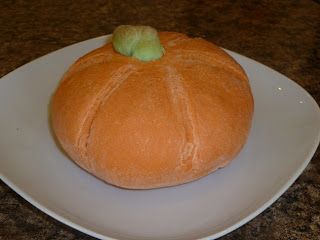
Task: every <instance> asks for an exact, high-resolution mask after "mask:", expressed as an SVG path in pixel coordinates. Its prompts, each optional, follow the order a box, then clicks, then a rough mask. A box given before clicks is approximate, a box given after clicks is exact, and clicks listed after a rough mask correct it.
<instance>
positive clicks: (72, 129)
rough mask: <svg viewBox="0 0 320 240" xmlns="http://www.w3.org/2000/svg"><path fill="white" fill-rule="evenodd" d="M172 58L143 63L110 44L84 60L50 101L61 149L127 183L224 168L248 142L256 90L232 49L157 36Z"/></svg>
mask: <svg viewBox="0 0 320 240" xmlns="http://www.w3.org/2000/svg"><path fill="white" fill-rule="evenodd" d="M159 35H160V39H161V43H162V45H163V46H164V48H165V55H164V56H163V57H162V58H161V59H159V60H156V61H150V62H143V61H139V60H137V59H135V58H132V57H126V56H122V55H120V54H119V53H117V52H115V51H114V49H113V47H112V43H107V44H106V45H104V46H103V47H101V48H98V49H96V50H94V51H92V52H90V53H88V54H86V55H85V56H83V57H81V58H80V59H78V60H77V61H76V62H75V63H74V64H73V65H72V66H71V67H70V69H69V70H68V71H67V72H66V73H65V75H64V76H63V79H62V81H61V82H60V84H59V86H58V88H57V90H56V92H55V93H54V95H53V98H52V102H51V103H52V104H51V120H52V127H53V130H54V132H55V135H56V137H57V139H58V141H59V142H60V144H61V146H62V148H63V149H64V150H65V151H66V153H67V154H68V155H69V156H70V157H71V159H73V160H74V161H75V162H76V163H77V164H78V165H80V166H81V167H82V168H84V169H85V170H87V171H88V172H90V173H92V174H93V175H95V176H97V177H98V178H100V179H102V180H104V181H106V182H108V183H110V184H113V185H116V186H119V187H123V188H129V189H150V188H158V187H166V186H173V185H177V184H182V183H186V182H190V181H193V180H196V179H198V178H201V177H203V176H206V175H207V174H209V173H211V172H213V171H215V170H216V169H218V168H221V167H223V166H225V165H226V164H227V163H229V162H230V161H231V160H232V159H234V157H235V156H236V155H237V154H238V153H239V152H240V150H241V149H242V147H243V146H244V144H245V142H246V140H247V137H248V133H249V130H250V127H251V121H252V115H253V97H252V94H251V90H250V86H249V82H248V78H247V76H246V74H245V72H244V71H243V69H242V68H241V67H240V65H239V64H238V63H236V62H235V60H233V59H232V58H231V57H230V56H229V55H228V54H227V53H226V52H224V51H223V50H222V49H220V48H219V47H217V46H215V45H214V44H212V43H210V42H208V41H205V40H203V39H201V38H189V37H187V36H186V35H184V34H180V33H173V32H161V33H159Z"/></svg>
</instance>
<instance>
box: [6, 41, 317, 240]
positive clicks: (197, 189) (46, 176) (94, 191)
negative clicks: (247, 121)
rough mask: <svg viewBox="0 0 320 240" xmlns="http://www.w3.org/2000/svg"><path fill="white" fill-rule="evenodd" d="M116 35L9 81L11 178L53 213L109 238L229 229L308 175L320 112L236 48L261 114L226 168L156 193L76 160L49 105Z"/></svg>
mask: <svg viewBox="0 0 320 240" xmlns="http://www.w3.org/2000/svg"><path fill="white" fill-rule="evenodd" d="M105 42H106V37H99V38H95V39H91V40H88V41H84V42H81V43H78V44H75V45H72V46H69V47H66V48H63V49H61V50H59V51H56V52H53V53H50V54H48V55H46V56H44V57H41V58H39V59H36V60H35V61H33V62H31V63H28V64H26V65H24V66H22V67H20V68H18V69H17V70H15V71H13V72H11V73H9V74H8V75H6V76H4V77H3V78H2V79H1V80H0V121H1V122H0V133H1V135H0V171H1V172H0V173H1V179H2V180H3V181H4V182H5V183H7V184H8V185H9V186H10V187H11V188H12V189H14V190H15V191H16V192H17V193H18V194H20V195H21V196H22V197H24V198H25V199H26V200H27V201H29V202H30V203H31V204H33V205H34V206H36V207H37V208H39V209H41V210H42V211H44V212H45V213H47V214H49V215H51V216H52V217H54V218H56V219H58V220H59V221H61V222H64V223H65V224H68V225H70V226H71V227H74V228H76V229H78V230H80V231H83V232H85V233H87V234H89V235H92V236H95V237H97V238H101V239H113V238H115V239H130V240H131V239H139V240H144V239H150V240H151V239H171V240H180V239H183V240H186V239H200V238H204V239H206V238H210V239H213V238H217V237H220V236H222V235H224V234H226V233H228V232H230V231H232V230H234V229H236V228H238V227H239V226H241V225H243V224H244V223H246V222H248V221H249V220H250V219H252V218H254V217H255V216H257V215H258V214H259V213H261V212H262V211H263V210H264V209H266V208H267V207H268V206H270V205H271V204H272V203H273V202H274V201H275V200H276V199H277V198H278V197H279V196H280V195H281V194H282V193H283V192H284V191H285V190H286V189H288V187H289V186H290V185H291V184H292V183H293V182H294V181H295V179H296V178H297V177H298V176H299V175H300V174H301V172H302V171H303V169H304V168H305V167H306V165H307V164H308V162H309V161H310V159H311V157H312V155H313V154H314V151H315V150H316V147H317V145H318V143H319V136H320V134H319V133H320V131H319V130H320V111H319V107H318V105H317V104H316V102H315V101H314V100H313V99H312V97H310V95H309V94H308V93H307V92H306V91H305V90H303V89H302V88H301V87H299V86H298V85H297V84H296V83H294V82H293V81H291V80H289V79H288V78H286V77H285V76H283V75H281V74H279V73H277V72H275V71H273V70H272V69H270V68H268V67H266V66H263V65H261V64H259V63H257V62H255V61H253V60H250V59H248V58H246V57H243V56H240V55H238V54H236V53H233V52H230V54H231V55H232V56H233V57H234V58H235V59H236V60H237V61H238V62H239V63H240V64H241V65H242V66H243V67H244V69H245V70H246V72H247V73H248V75H249V78H250V83H251V86H252V90H253V94H254V98H255V113H254V121H253V127H252V131H251V134H250V138H249V141H248V143H247V145H246V146H245V148H244V149H243V151H242V152H241V154H240V155H239V156H238V157H237V158H236V159H235V160H234V161H233V162H232V163H231V164H230V165H229V166H227V167H226V168H224V169H221V170H219V171H217V172H215V173H213V174H211V175H209V176H207V177H205V178H203V179H201V180H198V181H195V182H192V183H189V184H185V185H182V186H177V187H171V188H163V189H158V190H148V191H130V190H122V189H118V188H115V187H112V186H110V185H108V184H105V183H103V182H101V181H99V180H98V179H96V178H95V177H93V176H91V175H89V174H88V173H87V172H85V171H83V170H82V169H80V168H79V167H77V166H76V165H75V164H74V163H73V162H72V161H70V160H69V159H68V158H67V157H66V156H65V155H64V154H63V153H62V152H61V151H59V149H58V148H57V147H56V145H55V142H54V140H53V138H52V136H51V133H50V128H49V125H48V103H49V99H50V96H51V94H52V92H53V91H54V89H55V88H56V86H57V84H58V82H59V80H60V78H61V76H62V74H63V73H64V72H65V70H66V69H67V67H68V66H69V65H71V63H72V62H73V61H74V60H75V59H76V58H78V57H80V56H81V55H83V54H84V53H86V52H88V51H90V50H92V49H94V48H97V47H99V46H101V45H102V44H104V43H105Z"/></svg>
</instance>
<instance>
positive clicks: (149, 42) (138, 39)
mask: <svg viewBox="0 0 320 240" xmlns="http://www.w3.org/2000/svg"><path fill="white" fill-rule="evenodd" d="M112 44H113V47H114V49H115V50H116V51H117V52H119V53H120V54H122V55H125V56H133V57H135V58H137V59H139V60H141V61H153V60H157V59H159V58H161V57H162V56H163V54H164V48H163V47H162V45H161V43H160V39H159V36H158V33H157V31H156V30H155V29H154V28H152V27H149V26H130V25H121V26H119V27H117V28H116V29H115V30H114V32H113V37H112Z"/></svg>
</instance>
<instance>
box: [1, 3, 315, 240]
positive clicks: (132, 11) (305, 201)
mask: <svg viewBox="0 0 320 240" xmlns="http://www.w3.org/2000/svg"><path fill="white" fill-rule="evenodd" d="M0 10H1V14H0V22H1V24H0V76H3V75H5V74H7V73H8V72H10V71H12V70H14V69H15V68H17V67H19V66H21V65H22V64H25V63H27V62H29V61H31V60H33V59H35V58H37V57H39V56H42V55H44V54H47V53H49V52H51V51H54V50H57V49H59V48H62V47H64V46H67V45H70V44H72V43H76V42H79V41H82V40H86V39H89V38H93V37H96V36H101V35H105V34H107V33H111V32H112V30H113V29H114V28H115V27H116V26H117V25H120V24H128V23H129V24H144V25H152V26H154V27H156V28H157V29H160V30H170V31H180V32H185V33H187V34H189V35H192V36H201V37H204V38H206V39H208V40H210V41H213V42H215V43H217V44H218V45H220V46H222V47H225V48H227V49H230V50H233V51H235V52H238V53H240V54H243V55H245V56H248V57H250V58H253V59H255V60H257V61H259V62H261V63H264V64H266V65H268V66H269V67H271V68H274V69H275V70H277V71H279V72H281V73H283V74H285V75H286V76H288V77H289V78H291V79H293V80H294V81H296V82H297V83H299V84H300V85H301V86H303V87H304V88H305V89H306V90H307V91H308V92H309V93H310V94H311V95H312V96H313V97H314V98H315V99H316V101H317V102H318V103H320V81H319V80H320V79H319V76H320V2H319V1H317V0H314V1H311V0H295V1H289V0H288V1H276V0H269V1H264V0H262V1H261V0H259V1H257V0H249V1H233V0H226V1H148V0H145V1H135V0H129V1H102V0H100V1H98V0H94V1H89V0H79V1H65V0H59V1H49V0H47V1H35V0H33V1H30V0H29V1H28V0H25V1H23V0H19V1H18V0H17V1H10V0H2V1H1V2H0ZM0 160H1V153H0ZM0 239H66V240H70V239H83V240H84V239H87V240H89V239H93V238H92V237H89V236H87V235H85V234H83V233H81V232H78V231H77V230H74V229H72V228H70V227H68V226H66V225H64V224H62V223H59V222H57V221H56V220H54V219H52V218H51V217H49V216H47V215H46V214H44V213H42V212H41V211H39V210H37V209H36V208H35V207H33V206H32V205H31V204H29V203H28V202H26V201H25V200H24V199H22V198H21V197H20V196H18V195H17V194H16V193H15V192H13V191H12V190H11V189H10V188H8V187H7V186H6V185H5V184H4V183H3V182H0ZM221 239H223V240H239V239H256V240H262V239H263V240H272V239H288V240H289V239H290V240H294V239H299V240H307V239H308V240H310V239H320V152H319V149H318V151H317V152H316V154H315V156H314V157H313V159H312V161H311V163H310V164H309V165H308V167H307V169H306V170H305V171H304V172H303V174H302V176H301V177H300V178H299V179H298V180H297V181H296V182H295V184H293V186H291V188H290V189H289V190H288V191H287V192H286V193H285V194H284V195H283V196H282V197H281V198H280V199H279V200H278V201H276V202H275V203H274V204H273V205H272V206H271V207H270V208H268V209H267V210H266V211H265V212H263V213H262V214H260V215H259V216H258V217H256V218H255V219H253V220H252V221H250V222H249V223H248V224H246V225H244V226H243V227H241V228H240V229H238V230H236V231H234V232H232V233H230V234H228V235H226V236H224V237H222V238H221Z"/></svg>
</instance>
